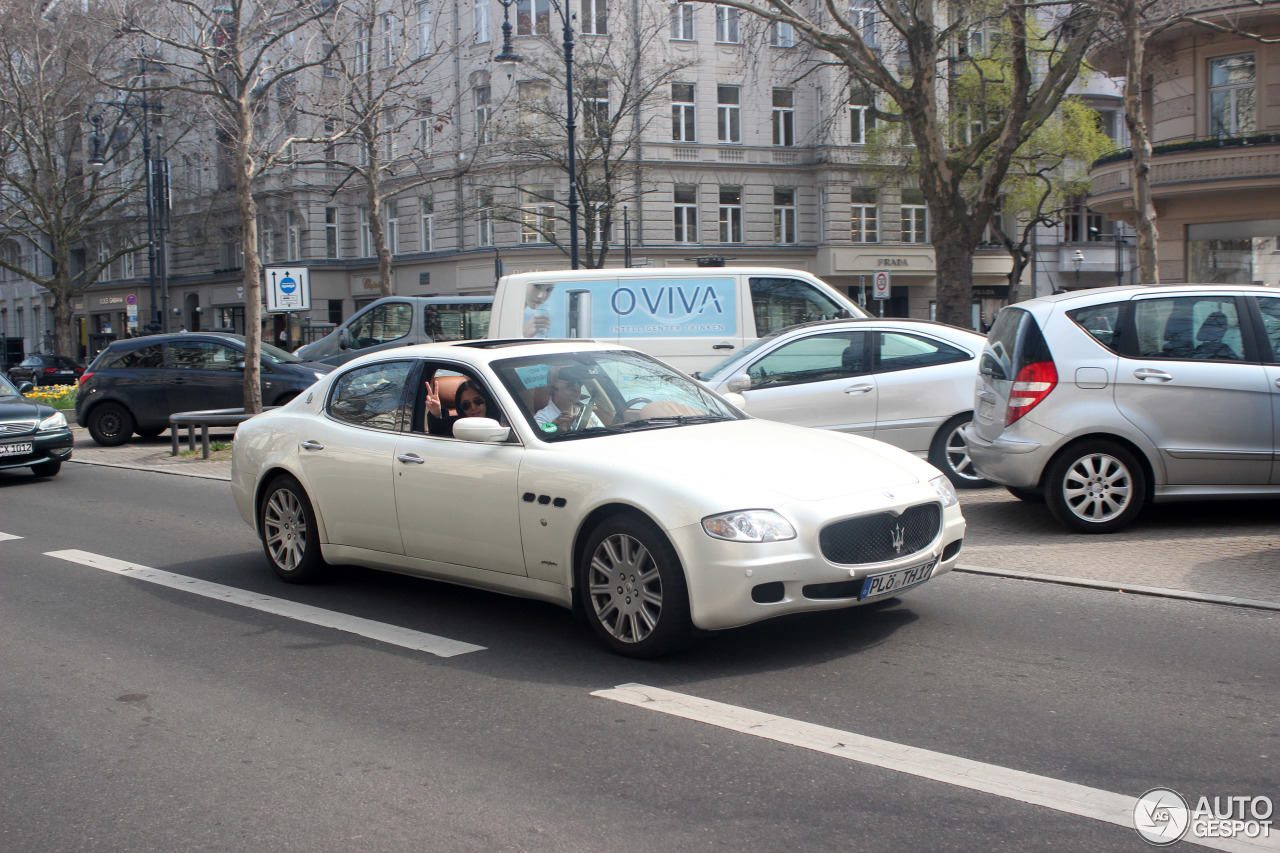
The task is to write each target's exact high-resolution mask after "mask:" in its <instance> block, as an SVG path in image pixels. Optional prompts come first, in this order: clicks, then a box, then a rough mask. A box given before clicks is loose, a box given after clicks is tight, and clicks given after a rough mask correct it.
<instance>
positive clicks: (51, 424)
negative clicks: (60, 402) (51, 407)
mask: <svg viewBox="0 0 1280 853" xmlns="http://www.w3.org/2000/svg"><path fill="white" fill-rule="evenodd" d="M66 428H67V417H66V415H64V414H62V412H54V413H53V414H52V415H49V417H47V418H45V419H44V420H42V421H41V422H40V432H53V431H54V430H56V429H66Z"/></svg>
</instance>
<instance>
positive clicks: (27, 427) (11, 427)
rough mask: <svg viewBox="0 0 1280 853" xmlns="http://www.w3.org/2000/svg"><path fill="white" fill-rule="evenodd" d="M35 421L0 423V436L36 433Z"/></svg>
mask: <svg viewBox="0 0 1280 853" xmlns="http://www.w3.org/2000/svg"><path fill="white" fill-rule="evenodd" d="M35 429H36V422H35V421H5V422H3V423H0V435H22V434H23V433H26V432H35Z"/></svg>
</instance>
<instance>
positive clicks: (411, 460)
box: [396, 453, 427, 465]
mask: <svg viewBox="0 0 1280 853" xmlns="http://www.w3.org/2000/svg"><path fill="white" fill-rule="evenodd" d="M396 458H397V459H399V460H400V461H401V462H403V463H405V464H406V465H421V464H422V463H423V462H425V461H427V460H425V459H423V458H422V457H421V456H419V455H418V454H416V453H401V454H400V455H399V456H397V457H396Z"/></svg>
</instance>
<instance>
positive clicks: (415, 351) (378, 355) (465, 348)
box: [335, 338, 638, 372]
mask: <svg viewBox="0 0 1280 853" xmlns="http://www.w3.org/2000/svg"><path fill="white" fill-rule="evenodd" d="M610 350H612V351H619V350H622V351H626V352H638V350H636V349H634V348H632V347H628V346H624V345H622V344H618V343H614V342H611V341H594V340H588V339H584V338H567V339H562V340H561V339H552V340H542V339H539V340H527V339H524V338H506V339H485V340H474V341H445V342H437V343H429V344H412V345H410V346H405V347H394V348H392V349H386V350H378V351H377V352H371V353H367V354H365V355H362V356H359V357H357V358H354V359H352V360H351V361H349V362H347V363H346V364H344V365H342V366H341V367H340V368H339V369H338V370H339V371H340V370H345V369H347V368H350V367H353V366H355V365H360V364H369V363H372V362H378V361H389V360H395V359H402V358H439V359H445V360H450V361H463V362H466V363H468V364H473V365H487V364H489V363H490V362H493V361H500V360H502V359H507V358H516V357H520V356H539V355H545V356H548V357H550V356H554V355H558V354H560V353H573V352H605V351H610ZM335 372H338V371H335Z"/></svg>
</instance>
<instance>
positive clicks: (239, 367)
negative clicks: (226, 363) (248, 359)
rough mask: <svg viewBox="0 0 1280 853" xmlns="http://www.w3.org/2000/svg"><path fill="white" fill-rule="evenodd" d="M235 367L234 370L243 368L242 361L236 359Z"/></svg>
mask: <svg viewBox="0 0 1280 853" xmlns="http://www.w3.org/2000/svg"><path fill="white" fill-rule="evenodd" d="M235 368H236V370H244V362H243V361H237V362H236V363H235Z"/></svg>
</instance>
